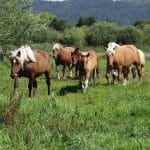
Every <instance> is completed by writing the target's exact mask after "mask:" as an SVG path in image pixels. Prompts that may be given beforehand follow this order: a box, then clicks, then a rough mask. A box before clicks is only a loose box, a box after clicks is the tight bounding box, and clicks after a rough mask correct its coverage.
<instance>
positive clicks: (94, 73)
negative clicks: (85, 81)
mask: <svg viewBox="0 0 150 150" xmlns="http://www.w3.org/2000/svg"><path fill="white" fill-rule="evenodd" d="M96 69H97V68H94V70H93V83H94V85H95V78H96V73H97V71H96Z"/></svg>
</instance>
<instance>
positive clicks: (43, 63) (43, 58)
mask: <svg viewBox="0 0 150 150" xmlns="http://www.w3.org/2000/svg"><path fill="white" fill-rule="evenodd" d="M34 54H35V57H36V60H37V62H36V63H34V62H31V63H29V64H28V65H27V67H28V68H30V70H31V71H32V72H34V73H44V72H46V71H48V72H49V71H50V60H49V55H48V53H47V52H44V51H42V50H34Z"/></svg>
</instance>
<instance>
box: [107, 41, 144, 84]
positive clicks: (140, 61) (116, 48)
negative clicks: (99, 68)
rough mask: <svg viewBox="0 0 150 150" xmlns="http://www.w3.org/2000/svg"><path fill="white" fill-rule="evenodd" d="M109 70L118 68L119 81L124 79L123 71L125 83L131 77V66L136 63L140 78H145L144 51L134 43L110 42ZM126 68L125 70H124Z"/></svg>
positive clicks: (108, 54) (108, 49) (108, 50)
mask: <svg viewBox="0 0 150 150" xmlns="http://www.w3.org/2000/svg"><path fill="white" fill-rule="evenodd" d="M106 56H107V71H106V73H107V72H108V70H111V71H112V70H117V72H118V82H121V81H122V77H121V75H122V73H123V75H124V85H126V83H127V81H128V79H129V72H130V67H131V66H132V65H134V66H135V67H136V69H137V72H138V76H139V80H140V81H142V79H143V71H142V69H143V67H144V64H145V56H144V53H143V52H142V51H141V50H139V49H137V48H136V47H135V46H134V45H122V46H121V45H119V44H117V43H115V42H110V43H108V48H107V50H106ZM123 69H124V71H123Z"/></svg>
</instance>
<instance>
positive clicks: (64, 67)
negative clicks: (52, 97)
mask: <svg viewBox="0 0 150 150" xmlns="http://www.w3.org/2000/svg"><path fill="white" fill-rule="evenodd" d="M65 69H66V64H64V65H63V79H66V78H65Z"/></svg>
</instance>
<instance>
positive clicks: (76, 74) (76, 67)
mask: <svg viewBox="0 0 150 150" xmlns="http://www.w3.org/2000/svg"><path fill="white" fill-rule="evenodd" d="M78 71H79V63H78V62H77V64H76V65H75V78H78Z"/></svg>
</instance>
